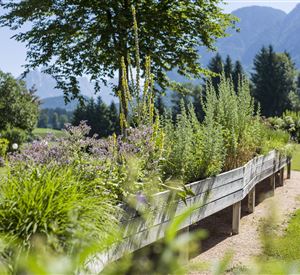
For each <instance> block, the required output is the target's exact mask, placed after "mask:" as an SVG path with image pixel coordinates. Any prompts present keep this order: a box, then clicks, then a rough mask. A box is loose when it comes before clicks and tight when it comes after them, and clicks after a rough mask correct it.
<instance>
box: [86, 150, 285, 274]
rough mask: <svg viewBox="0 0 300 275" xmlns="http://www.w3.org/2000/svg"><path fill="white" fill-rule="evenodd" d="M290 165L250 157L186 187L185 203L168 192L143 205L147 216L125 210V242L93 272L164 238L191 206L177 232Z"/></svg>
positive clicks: (270, 157)
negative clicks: (240, 164) (241, 165)
mask: <svg viewBox="0 0 300 275" xmlns="http://www.w3.org/2000/svg"><path fill="white" fill-rule="evenodd" d="M289 164H290V159H289V158H287V157H285V156H282V155H281V154H280V153H279V152H277V151H275V150H274V151H271V152H270V153H269V154H267V155H265V156H258V157H256V158H253V159H252V160H251V161H249V162H248V163H247V164H246V165H244V166H243V167H240V168H237V169H234V170H231V171H228V172H225V173H222V174H220V175H217V176H216V177H211V178H208V179H205V180H201V181H197V182H194V183H190V184H188V185H187V187H188V188H190V189H191V190H192V191H193V193H194V194H193V195H192V196H189V197H187V199H186V201H185V202H184V201H182V200H180V199H178V198H177V197H176V196H174V192H171V191H164V192H161V193H157V194H155V195H154V196H153V202H154V203H151V204H149V205H148V204H147V202H143V203H142V204H144V207H145V208H146V209H147V216H146V217H145V216H141V214H140V213H139V211H137V210H134V211H133V210H132V211H128V210H127V211H126V214H125V216H123V224H124V229H125V230H124V241H123V242H122V243H121V244H119V245H117V246H116V247H115V248H112V249H111V250H110V251H109V252H108V253H107V254H106V255H102V256H101V257H100V258H99V259H97V260H96V261H95V262H94V264H92V266H93V269H94V268H99V267H100V266H103V265H105V264H107V263H108V262H111V261H114V260H117V259H119V258H121V257H122V256H123V255H124V254H126V253H130V252H133V251H136V250H138V249H140V248H143V247H145V246H147V245H149V244H152V243H154V242H156V241H158V240H160V239H161V238H163V237H164V235H165V232H166V229H167V228H168V226H169V225H170V222H171V221H172V220H173V219H174V218H175V217H178V216H180V215H181V214H182V213H184V212H185V211H186V210H187V209H189V208H191V207H194V208H196V209H194V210H193V212H192V214H191V215H190V216H189V218H188V219H186V220H185V221H184V222H183V223H182V224H180V227H179V229H184V228H187V227H189V226H190V225H192V224H194V223H197V222H198V221H200V220H202V219H204V218H206V217H208V216H210V215H212V214H214V213H217V212H219V211H221V210H223V209H225V208H227V207H229V206H231V205H234V204H236V203H238V202H241V201H242V200H243V199H244V198H245V197H246V196H247V195H248V194H249V193H250V191H251V190H253V188H254V187H255V186H256V184H258V183H259V182H261V181H263V180H264V179H266V178H269V177H271V176H273V175H274V174H275V173H277V172H278V171H281V170H282V169H283V168H284V167H285V166H286V165H289ZM271 185H272V183H271ZM274 186H275V185H274ZM99 260H100V262H101V264H100V265H99Z"/></svg>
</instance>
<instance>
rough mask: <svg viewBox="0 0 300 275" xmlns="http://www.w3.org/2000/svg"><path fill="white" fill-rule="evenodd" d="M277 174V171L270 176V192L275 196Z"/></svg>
mask: <svg viewBox="0 0 300 275" xmlns="http://www.w3.org/2000/svg"><path fill="white" fill-rule="evenodd" d="M276 174H277V173H275V174H273V175H271V176H270V186H271V191H270V193H271V195H272V196H274V194H275V188H276V177H277V175H276Z"/></svg>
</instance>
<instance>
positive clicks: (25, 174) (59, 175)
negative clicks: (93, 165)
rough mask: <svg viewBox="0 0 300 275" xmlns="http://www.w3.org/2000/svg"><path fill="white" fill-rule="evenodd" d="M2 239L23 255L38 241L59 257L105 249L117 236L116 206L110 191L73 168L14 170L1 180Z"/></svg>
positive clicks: (22, 167) (19, 168) (0, 231)
mask: <svg viewBox="0 0 300 275" xmlns="http://www.w3.org/2000/svg"><path fill="white" fill-rule="evenodd" d="M0 181H1V184H0V194H1V196H0V220H1V224H0V234H1V235H2V236H6V238H7V239H10V240H14V242H15V243H17V244H18V246H19V249H20V251H22V250H23V249H26V250H27V249H30V248H31V247H32V241H33V239H34V238H35V237H39V238H42V239H44V240H45V243H46V244H47V246H48V247H50V248H51V249H53V250H54V251H56V252H63V251H64V252H66V253H71V252H72V251H73V250H76V249H82V248H84V247H86V246H89V245H91V244H93V243H97V244H99V246H100V244H101V242H102V241H103V240H106V239H107V238H109V236H111V233H112V232H114V231H113V228H114V227H115V225H116V220H115V215H116V207H115V206H113V202H112V201H111V200H110V199H108V197H107V195H106V193H107V192H108V191H107V190H105V189H104V188H103V187H101V186H96V185H95V184H93V182H90V181H85V180H84V177H83V176H81V175H78V173H74V171H73V170H72V167H69V168H61V167H58V166H57V167H54V168H52V169H49V168H47V167H42V166H36V167H34V168H32V169H30V168H27V169H24V165H23V166H20V167H14V171H13V173H12V172H8V175H7V177H6V178H5V179H3V178H1V179H0Z"/></svg>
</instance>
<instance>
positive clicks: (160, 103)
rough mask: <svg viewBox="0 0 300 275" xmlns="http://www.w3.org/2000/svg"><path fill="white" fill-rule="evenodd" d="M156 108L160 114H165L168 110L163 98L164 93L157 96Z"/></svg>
mask: <svg viewBox="0 0 300 275" xmlns="http://www.w3.org/2000/svg"><path fill="white" fill-rule="evenodd" d="M155 109H156V111H157V113H158V114H159V116H163V115H164V113H165V111H166V106H165V103H164V100H163V98H162V95H159V96H157V97H156V100H155Z"/></svg>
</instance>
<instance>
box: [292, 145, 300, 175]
mask: <svg viewBox="0 0 300 275" xmlns="http://www.w3.org/2000/svg"><path fill="white" fill-rule="evenodd" d="M292 170H295V171H300V144H297V145H295V151H294V152H293V159H292Z"/></svg>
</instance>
